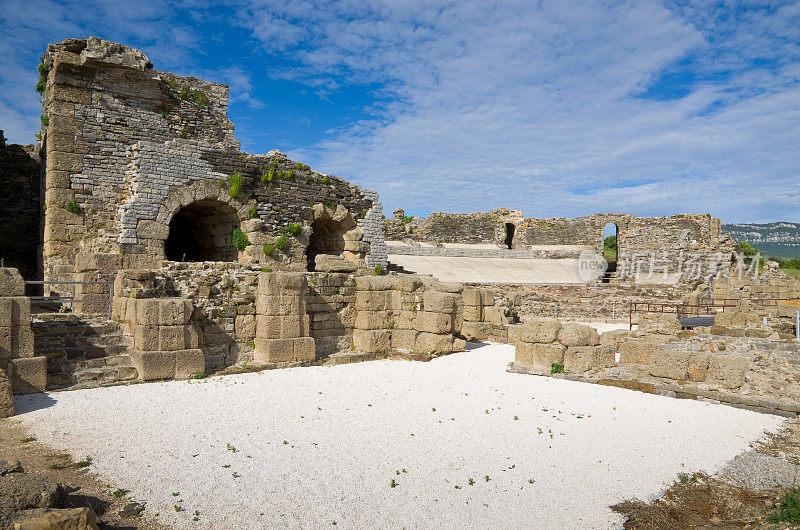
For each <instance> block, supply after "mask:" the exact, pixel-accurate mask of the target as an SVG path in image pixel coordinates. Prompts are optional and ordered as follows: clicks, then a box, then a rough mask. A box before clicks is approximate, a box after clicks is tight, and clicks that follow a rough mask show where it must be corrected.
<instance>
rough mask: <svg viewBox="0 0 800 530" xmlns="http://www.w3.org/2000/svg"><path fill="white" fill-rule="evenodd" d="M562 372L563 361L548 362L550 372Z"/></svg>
mask: <svg viewBox="0 0 800 530" xmlns="http://www.w3.org/2000/svg"><path fill="white" fill-rule="evenodd" d="M563 372H564V363H551V364H550V373H551V374H560V373H563Z"/></svg>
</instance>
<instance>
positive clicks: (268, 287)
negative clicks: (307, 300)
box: [258, 272, 308, 296]
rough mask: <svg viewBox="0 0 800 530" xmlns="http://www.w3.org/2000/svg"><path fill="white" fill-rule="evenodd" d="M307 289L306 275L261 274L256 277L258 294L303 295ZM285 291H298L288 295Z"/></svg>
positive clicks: (292, 273) (293, 273) (288, 273)
mask: <svg viewBox="0 0 800 530" xmlns="http://www.w3.org/2000/svg"><path fill="white" fill-rule="evenodd" d="M307 289H308V281H307V280H306V275H305V274H303V273H302V272H262V273H260V274H259V275H258V294H259V296H261V295H262V294H293V295H299V294H302V293H305V292H306V290H307ZM287 291H298V292H293V293H289V292H287Z"/></svg>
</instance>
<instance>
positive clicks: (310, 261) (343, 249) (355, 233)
mask: <svg viewBox="0 0 800 530" xmlns="http://www.w3.org/2000/svg"><path fill="white" fill-rule="evenodd" d="M306 219H307V221H308V223H309V228H310V229H311V230H310V234H309V236H308V246H306V260H307V265H308V270H309V271H314V270H317V267H316V265H317V263H316V258H317V256H319V255H330V256H339V257H340V258H341V263H344V264H348V262H349V263H350V264H352V263H355V264H356V266H363V264H364V256H366V254H367V252H368V250H369V245H368V244H367V243H365V242H364V241H362V238H363V235H364V234H363V233H362V231H361V229H360V228H359V227H358V223H356V220H355V219H354V218H353V216H352V214H351V213H350V212H349V211H348V210H347V208H345V207H344V206H342V205H341V204H339V205H336V206H330V205H324V204H316V205H314V208H313V210H312V211H311V212H310V215H309V216H308V217H307V218H306ZM328 266H329V267H330V265H328ZM348 267H352V265H348Z"/></svg>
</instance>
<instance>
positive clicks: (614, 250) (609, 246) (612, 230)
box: [603, 222, 619, 283]
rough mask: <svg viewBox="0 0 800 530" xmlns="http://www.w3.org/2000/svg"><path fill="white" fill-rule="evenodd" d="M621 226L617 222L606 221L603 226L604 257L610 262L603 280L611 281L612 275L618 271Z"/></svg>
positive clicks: (605, 281)
mask: <svg viewBox="0 0 800 530" xmlns="http://www.w3.org/2000/svg"><path fill="white" fill-rule="evenodd" d="M618 238H619V226H618V225H617V223H614V222H611V223H606V224H605V226H604V227H603V258H604V259H605V260H606V261H607V262H608V268H607V269H606V273H605V275H604V276H603V282H604V283H607V282H609V281H610V279H611V276H613V274H614V273H616V271H617V256H618V255H619V242H618Z"/></svg>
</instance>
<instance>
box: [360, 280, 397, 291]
mask: <svg viewBox="0 0 800 530" xmlns="http://www.w3.org/2000/svg"><path fill="white" fill-rule="evenodd" d="M397 286H398V280H397V279H396V278H394V277H392V276H356V289H357V290H358V291H389V290H391V289H396V288H397Z"/></svg>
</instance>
